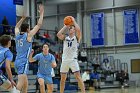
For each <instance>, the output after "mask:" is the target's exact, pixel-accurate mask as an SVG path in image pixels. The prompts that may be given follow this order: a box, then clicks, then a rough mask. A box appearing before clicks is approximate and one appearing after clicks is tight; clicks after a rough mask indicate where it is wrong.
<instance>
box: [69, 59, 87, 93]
mask: <svg viewBox="0 0 140 93" xmlns="http://www.w3.org/2000/svg"><path fill="white" fill-rule="evenodd" d="M69 65H70V68H71V70H72V72H73V73H74V76H75V78H76V80H77V81H78V86H79V87H80V89H81V91H82V93H85V85H84V82H83V80H82V78H81V75H80V68H79V64H78V62H77V60H75V61H72V62H71V63H70V64H69Z"/></svg>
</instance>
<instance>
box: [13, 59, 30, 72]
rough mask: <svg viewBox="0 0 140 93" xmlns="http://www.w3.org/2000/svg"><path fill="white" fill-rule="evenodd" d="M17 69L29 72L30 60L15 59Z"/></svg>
mask: <svg viewBox="0 0 140 93" xmlns="http://www.w3.org/2000/svg"><path fill="white" fill-rule="evenodd" d="M15 69H16V71H17V73H18V75H20V74H28V72H29V62H28V59H18V60H15Z"/></svg>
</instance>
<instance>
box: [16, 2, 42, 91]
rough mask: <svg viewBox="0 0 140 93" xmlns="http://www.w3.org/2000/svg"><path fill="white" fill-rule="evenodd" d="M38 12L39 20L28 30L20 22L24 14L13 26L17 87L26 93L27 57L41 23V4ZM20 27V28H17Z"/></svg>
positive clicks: (23, 18)
mask: <svg viewBox="0 0 140 93" xmlns="http://www.w3.org/2000/svg"><path fill="white" fill-rule="evenodd" d="M39 12H40V18H39V21H38V23H37V25H36V26H35V27H34V28H33V29H32V30H30V28H29V25H28V24H22V23H23V21H24V20H25V17H24V16H23V17H22V18H21V19H20V21H19V22H18V23H17V24H16V27H15V35H16V39H15V41H16V52H17V56H16V60H15V68H16V69H17V73H18V83H17V89H18V90H19V91H21V90H22V93H27V88H28V79H27V73H28V66H29V64H28V57H29V53H30V51H31V49H32V38H33V36H34V35H35V34H36V33H37V31H38V30H39V29H40V27H41V25H42V21H43V14H44V7H43V5H42V4H40V5H39ZM20 27H21V29H20V30H19V28H20Z"/></svg>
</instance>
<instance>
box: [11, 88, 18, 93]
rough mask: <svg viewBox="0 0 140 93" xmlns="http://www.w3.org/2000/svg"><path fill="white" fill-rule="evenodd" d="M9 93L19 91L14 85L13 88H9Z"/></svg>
mask: <svg viewBox="0 0 140 93" xmlns="http://www.w3.org/2000/svg"><path fill="white" fill-rule="evenodd" d="M10 93H20V91H19V90H17V89H16V87H13V88H12V89H11V90H10Z"/></svg>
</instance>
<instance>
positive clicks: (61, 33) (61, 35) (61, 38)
mask: <svg viewBox="0 0 140 93" xmlns="http://www.w3.org/2000/svg"><path fill="white" fill-rule="evenodd" d="M66 29H67V26H66V25H64V26H63V28H62V29H61V30H60V31H58V33H57V37H58V38H59V39H60V40H64V38H65V30H66Z"/></svg>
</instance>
